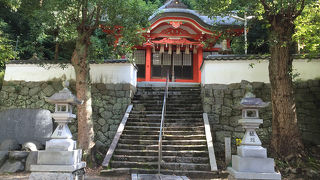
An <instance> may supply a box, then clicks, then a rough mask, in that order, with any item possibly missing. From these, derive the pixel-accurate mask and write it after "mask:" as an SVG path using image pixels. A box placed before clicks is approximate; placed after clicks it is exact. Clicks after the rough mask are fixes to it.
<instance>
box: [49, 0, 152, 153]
mask: <svg viewBox="0 0 320 180" xmlns="http://www.w3.org/2000/svg"><path fill="white" fill-rule="evenodd" d="M44 3H49V4H50V6H51V7H52V8H51V9H52V11H54V13H56V14H59V15H60V17H61V18H63V20H64V21H66V22H68V23H66V24H65V25H66V26H68V25H69V26H71V25H72V26H74V27H75V29H74V31H75V32H76V34H77V35H76V39H75V49H74V51H73V54H72V57H71V63H72V65H73V67H74V69H75V73H76V91H77V97H78V98H79V99H81V100H83V104H82V105H78V111H77V115H78V143H79V146H80V148H82V149H84V152H85V153H84V154H86V155H89V153H90V150H91V148H92V147H93V146H94V141H93V140H94V139H93V138H94V132H93V122H92V107H91V86H90V76H89V68H90V67H89V59H88V55H89V47H90V45H91V37H92V34H93V33H94V31H95V30H96V29H97V28H98V27H99V25H100V23H102V24H104V25H105V26H106V27H109V28H113V27H114V26H116V25H117V26H119V27H121V31H120V32H119V33H120V35H121V36H122V37H123V38H127V39H130V38H131V39H132V37H139V36H138V35H137V31H138V30H139V29H140V28H141V27H142V26H143V25H146V24H147V22H148V21H147V18H148V17H149V15H150V14H151V12H152V10H151V9H150V8H152V7H153V6H152V5H151V6H149V5H148V4H147V3H146V2H144V1H142V0H126V1H118V0H108V1H105V0H79V1H78V0H59V1H57V0H48V1H44ZM133 30H134V31H133ZM118 35H119V34H118Z"/></svg>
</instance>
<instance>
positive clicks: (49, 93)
mask: <svg viewBox="0 0 320 180" xmlns="http://www.w3.org/2000/svg"><path fill="white" fill-rule="evenodd" d="M42 91H43V93H44V94H45V95H46V96H47V97H49V96H52V95H53V94H54V93H55V89H54V88H53V87H52V86H51V85H48V86H47V87H46V88H44V89H43V90H42Z"/></svg>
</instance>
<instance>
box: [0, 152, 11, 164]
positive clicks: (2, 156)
mask: <svg viewBox="0 0 320 180" xmlns="http://www.w3.org/2000/svg"><path fill="white" fill-rule="evenodd" d="M8 155H9V152H8V151H0V167H1V166H2V164H3V163H4V162H6V160H7V159H8Z"/></svg>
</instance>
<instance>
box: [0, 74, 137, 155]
mask: <svg viewBox="0 0 320 180" xmlns="http://www.w3.org/2000/svg"><path fill="white" fill-rule="evenodd" d="M70 84H71V85H70V88H69V89H70V90H71V91H72V92H73V93H75V83H74V82H71V83H70ZM62 88H63V87H62V82H61V81H59V80H53V81H47V82H24V81H9V82H4V84H3V87H2V90H1V91H0V111H1V110H6V109H12V108H39V109H48V110H50V111H51V112H53V111H54V105H52V104H49V103H47V102H46V101H45V100H44V98H45V97H49V96H51V95H53V94H54V93H56V92H58V91H60V90H61V89H62ZM134 92H135V87H134V86H132V85H131V84H102V83H101V84H93V85H92V109H93V116H92V117H93V123H94V132H95V141H96V144H97V146H99V147H101V148H100V149H102V150H104V151H107V148H108V147H109V145H110V144H111V142H112V139H113V137H114V135H115V133H116V131H117V128H118V125H119V123H120V122H121V119H122V117H123V115H124V112H125V111H126V108H127V106H128V105H129V104H130V103H131V98H132V97H133V95H134ZM75 112H76V108H75ZM69 127H70V130H71V131H72V133H73V135H74V139H76V137H77V133H76V132H77V121H76V120H75V121H74V122H73V123H71V124H70V125H69Z"/></svg>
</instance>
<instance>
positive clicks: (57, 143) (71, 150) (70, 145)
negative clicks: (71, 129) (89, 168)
mask: <svg viewBox="0 0 320 180" xmlns="http://www.w3.org/2000/svg"><path fill="white" fill-rule="evenodd" d="M46 145H47V146H46V149H45V150H44V151H39V152H38V161H37V164H36V165H31V169H30V170H31V171H32V173H31V175H30V177H29V179H30V180H40V179H41V180H58V179H64V180H74V179H81V178H82V176H83V174H84V170H83V168H84V167H86V163H85V162H81V157H82V150H81V149H76V142H75V141H73V140H71V139H52V140H49V141H47V143H46ZM83 177H84V176H83Z"/></svg>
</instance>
